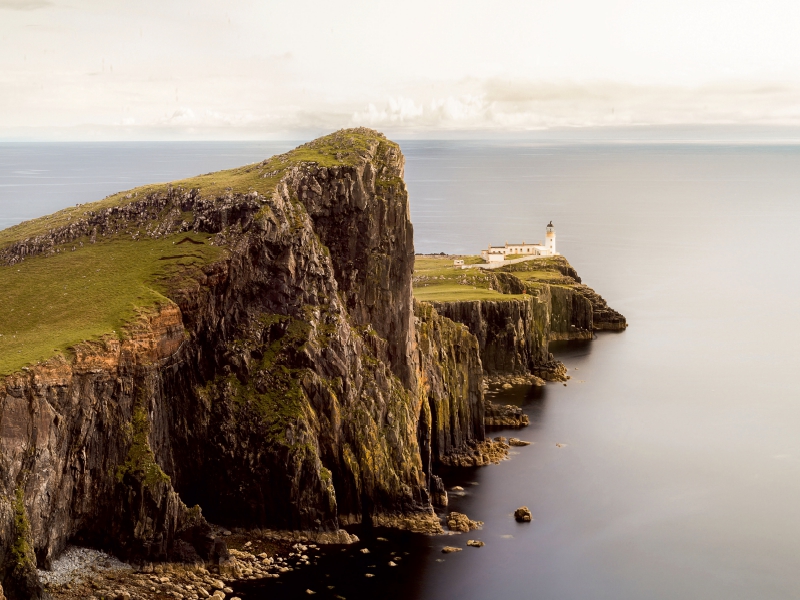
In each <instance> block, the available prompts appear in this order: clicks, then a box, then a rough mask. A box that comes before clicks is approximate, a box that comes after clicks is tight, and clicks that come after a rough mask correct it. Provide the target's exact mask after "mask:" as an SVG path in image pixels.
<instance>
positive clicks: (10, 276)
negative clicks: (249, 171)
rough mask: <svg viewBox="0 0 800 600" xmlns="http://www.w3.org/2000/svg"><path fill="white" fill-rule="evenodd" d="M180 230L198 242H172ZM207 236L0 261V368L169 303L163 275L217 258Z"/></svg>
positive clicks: (111, 243) (219, 252)
mask: <svg viewBox="0 0 800 600" xmlns="http://www.w3.org/2000/svg"><path fill="white" fill-rule="evenodd" d="M186 237H188V238H190V239H192V240H194V241H197V242H203V243H202V244H190V243H185V244H181V245H178V246H176V245H175V242H180V241H181V240H183V239H184V238H186ZM208 237H209V236H208V235H196V234H185V233H184V234H176V235H173V236H170V237H168V238H165V239H159V240H152V239H142V240H140V241H138V242H137V241H133V240H129V239H128V240H126V239H118V238H117V239H113V240H103V241H101V242H98V243H97V244H88V243H85V244H84V246H83V248H79V249H77V250H75V251H74V252H71V251H64V250H65V249H64V248H62V252H61V253H60V254H56V255H55V256H51V257H49V258H45V257H41V256H37V257H33V258H29V259H27V260H25V261H23V262H21V263H19V264H17V265H14V266H10V267H8V266H0V282H2V285H0V306H2V311H0V375H6V374H9V373H12V372H14V371H17V370H19V369H20V368H22V367H23V366H25V365H28V364H31V363H35V362H38V361H43V360H47V359H48V358H50V357H52V356H53V355H54V354H56V353H59V352H62V353H64V352H67V351H68V349H69V348H70V347H71V346H73V345H74V344H76V343H79V342H82V341H83V340H93V339H98V338H100V337H102V336H104V335H107V334H116V335H117V336H121V335H122V333H123V329H124V326H125V323H127V322H129V321H130V320H131V319H132V318H133V317H134V316H135V315H136V314H137V312H138V311H140V310H143V309H146V308H148V307H152V306H154V305H158V304H159V303H162V302H168V300H167V298H166V296H165V294H166V293H167V291H168V287H169V285H170V281H174V280H175V278H176V277H181V276H186V274H187V272H188V271H190V270H191V268H192V267H193V266H198V265H200V264H205V263H208V262H213V261H215V260H218V259H220V258H222V257H223V255H224V253H225V250H223V249H221V248H218V247H215V246H211V245H209V244H208V243H207V239H208ZM69 246H70V247H71V246H72V244H69Z"/></svg>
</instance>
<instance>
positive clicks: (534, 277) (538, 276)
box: [512, 271, 564, 282]
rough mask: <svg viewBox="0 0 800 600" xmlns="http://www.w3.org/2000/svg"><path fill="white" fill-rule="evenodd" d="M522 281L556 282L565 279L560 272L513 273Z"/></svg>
mask: <svg viewBox="0 0 800 600" xmlns="http://www.w3.org/2000/svg"><path fill="white" fill-rule="evenodd" d="M512 274H513V275H514V276H515V277H518V278H519V279H521V280H522V281H545V282H546V281H556V280H560V279H563V277H564V276H563V275H562V274H561V273H560V272H559V271H515V272H514V273H512Z"/></svg>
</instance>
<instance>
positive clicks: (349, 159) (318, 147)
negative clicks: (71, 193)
mask: <svg viewBox="0 0 800 600" xmlns="http://www.w3.org/2000/svg"><path fill="white" fill-rule="evenodd" d="M375 142H380V143H383V144H386V145H387V146H391V147H394V148H396V147H397V144H395V143H394V142H390V141H388V140H386V139H385V138H382V137H378V136H377V135H375V134H374V133H369V130H362V129H359V130H347V131H338V132H336V133H332V134H330V135H326V136H324V137H321V138H319V139H317V140H314V141H313V142H309V143H308V144H303V145H302V146H299V147H297V148H295V149H294V150H291V151H289V152H287V153H285V154H278V155H276V156H273V157H271V158H269V159H267V160H265V161H263V162H260V163H254V164H251V165H246V166H244V167H238V168H235V169H228V170H227V171H217V172H215V173H207V174H205V175H198V176H197V177H190V178H188V179H181V180H178V181H173V182H170V183H159V184H153V185H145V186H142V187H138V188H135V189H132V190H127V191H124V192H119V193H117V194H114V195H112V196H108V197H107V198H104V199H103V200H100V201H99V202H92V203H90V204H81V205H79V206H73V207H70V208H65V209H64V210H60V211H58V212H56V213H53V214H52V215H48V216H46V217H41V218H39V219H34V220H31V221H25V222H23V223H20V224H19V225H15V226H13V227H9V228H8V229H4V230H2V231H0V248H2V247H4V246H8V245H10V244H12V243H14V242H16V241H19V240H22V239H25V238H30V237H35V236H37V235H42V234H44V233H47V232H48V231H49V230H51V229H55V228H57V227H63V226H66V225H69V224H70V222H71V221H72V220H74V219H80V218H82V217H84V216H85V215H86V214H87V213H89V212H90V211H94V212H98V211H100V210H103V209H106V208H111V207H113V206H124V205H126V204H130V203H132V202H136V201H137V200H140V199H142V198H144V197H145V196H147V195H149V194H151V193H154V192H160V191H166V190H167V189H168V188H169V187H175V188H184V189H187V190H190V189H197V190H200V196H201V197H203V198H217V197H219V196H222V195H224V194H226V193H233V194H246V193H248V192H253V191H255V192H258V193H259V194H262V195H265V196H268V195H271V194H272V192H273V191H274V189H275V185H276V184H277V183H278V182H279V181H280V180H281V177H283V174H284V172H285V171H286V170H287V169H289V168H291V167H293V166H295V165H297V164H298V163H302V162H314V163H317V164H319V165H321V166H324V167H332V166H337V165H352V164H354V163H356V162H357V161H358V157H359V155H363V154H364V153H365V152H366V151H367V149H368V148H369V146H370V145H374V143H375Z"/></svg>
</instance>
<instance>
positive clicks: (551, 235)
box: [544, 221, 556, 256]
mask: <svg viewBox="0 0 800 600" xmlns="http://www.w3.org/2000/svg"><path fill="white" fill-rule="evenodd" d="M544 247H545V254H549V255H550V256H553V255H555V254H556V228H555V227H553V222H552V221H550V222H549V223H548V224H547V237H546V239H545V242H544Z"/></svg>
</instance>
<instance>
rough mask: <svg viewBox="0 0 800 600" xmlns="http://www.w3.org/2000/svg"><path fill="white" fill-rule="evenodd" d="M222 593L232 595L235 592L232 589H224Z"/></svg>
mask: <svg viewBox="0 0 800 600" xmlns="http://www.w3.org/2000/svg"><path fill="white" fill-rule="evenodd" d="M222 591H223V592H225V593H226V594H232V593H233V590H232V589H231V588H229V587H224V588H222Z"/></svg>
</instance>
